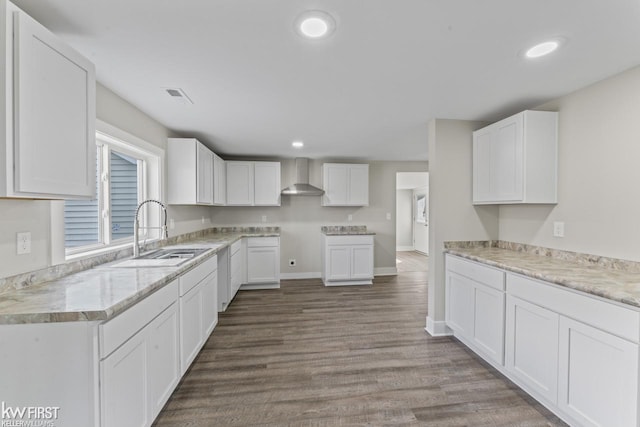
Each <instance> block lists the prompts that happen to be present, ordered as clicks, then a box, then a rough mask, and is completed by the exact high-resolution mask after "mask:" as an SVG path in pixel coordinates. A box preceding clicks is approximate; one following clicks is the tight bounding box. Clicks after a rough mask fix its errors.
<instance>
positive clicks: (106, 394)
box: [98, 281, 181, 427]
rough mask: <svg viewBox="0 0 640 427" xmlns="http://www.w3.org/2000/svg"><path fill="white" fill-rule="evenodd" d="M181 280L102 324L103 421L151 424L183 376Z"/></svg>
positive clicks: (100, 328) (109, 422)
mask: <svg viewBox="0 0 640 427" xmlns="http://www.w3.org/2000/svg"><path fill="white" fill-rule="evenodd" d="M177 297H178V283H177V281H174V282H173V283H171V284H169V285H167V286H165V287H164V288H162V289H160V290H159V291H157V292H155V293H154V294H152V295H151V296H149V297H147V298H146V299H144V300H143V301H141V302H140V303H139V304H137V305H136V306H134V307H132V308H130V309H129V310H127V311H125V312H123V313H122V314H120V315H118V316H117V317H115V318H113V319H112V320H110V321H108V322H106V323H104V324H102V325H100V326H99V327H98V329H99V342H100V355H101V361H100V381H99V383H100V419H101V426H103V427H106V426H118V427H120V426H136V427H139V426H149V425H151V423H152V422H153V419H154V418H155V417H156V415H157V414H158V413H159V412H160V410H161V409H162V407H163V406H164V404H165V403H166V401H167V400H168V399H169V396H170V395H171V393H172V392H173V389H174V388H175V386H176V385H177V384H178V381H179V379H180V376H181V375H180V371H179V367H180V364H179V353H178V303H177Z"/></svg>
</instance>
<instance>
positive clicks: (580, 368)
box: [445, 254, 640, 426]
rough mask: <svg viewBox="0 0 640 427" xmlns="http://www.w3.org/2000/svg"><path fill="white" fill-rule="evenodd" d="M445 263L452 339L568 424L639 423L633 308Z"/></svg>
mask: <svg viewBox="0 0 640 427" xmlns="http://www.w3.org/2000/svg"><path fill="white" fill-rule="evenodd" d="M445 260H446V261H445V262H446V322H447V326H448V327H449V328H451V329H452V330H453V332H454V335H455V336H456V337H457V338H459V339H460V340H461V341H462V342H463V343H465V344H466V345H467V346H469V348H471V349H472V350H474V351H475V352H476V353H478V354H479V355H480V356H481V357H483V358H484V359H485V360H487V361H488V362H489V363H491V364H492V365H493V366H495V367H496V368H497V369H498V370H499V371H501V372H502V373H504V374H505V375H506V376H507V377H509V378H510V379H511V380H513V381H514V382H515V383H516V384H517V385H519V386H520V387H522V389H524V390H525V391H526V392H528V393H529V394H531V395H532V396H533V397H534V398H536V399H537V400H538V401H540V402H541V403H542V404H543V405H545V406H546V407H548V408H549V409H550V410H552V411H553V412H554V413H555V414H557V415H558V416H559V417H560V418H562V419H564V420H565V421H566V422H568V423H569V424H570V425H572V426H638V425H640V417H639V416H638V410H639V405H638V397H639V392H638V386H639V385H640V384H639V380H638V374H639V369H638V366H639V356H640V354H639V349H638V347H639V345H638V344H639V343H638V342H639V339H640V310H638V309H636V308H634V307H630V306H623V305H622V304H618V303H615V302H609V301H607V300H604V299H602V298H598V297H594V296H592V295H589V294H584V293H582V292H578V291H573V290H570V289H567V288H564V287H562V286H558V285H554V284H551V283H548V282H543V281H540V280H535V279H531V278H529V277H525V276H521V275H518V274H514V273H510V272H505V271H504V270H500V269H497V268H493V267H488V266H486V265H482V264H480V263H477V262H473V261H469V260H466V259H462V258H459V257H456V256H453V255H449V254H447V255H446V257H445ZM496 274H502V275H503V276H504V292H501V291H499V289H498V288H499V286H498V285H499V283H500V279H499V276H497V275H496ZM492 283H493V285H491V286H489V285H490V284H492ZM505 302H506V303H505ZM503 332H504V333H503ZM501 349H504V355H505V357H504V364H501V363H496V362H498V360H499V357H496V356H499V355H500V351H501Z"/></svg>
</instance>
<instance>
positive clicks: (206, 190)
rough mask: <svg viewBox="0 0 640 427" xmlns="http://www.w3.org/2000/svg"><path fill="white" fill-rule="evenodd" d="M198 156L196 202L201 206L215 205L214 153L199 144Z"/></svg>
mask: <svg viewBox="0 0 640 427" xmlns="http://www.w3.org/2000/svg"><path fill="white" fill-rule="evenodd" d="M197 145H198V147H197V154H196V174H197V180H196V189H197V190H196V191H197V199H196V202H197V203H198V204H201V205H211V204H213V153H212V152H211V150H209V149H208V148H207V147H205V146H204V145H203V144H201V143H198V144H197Z"/></svg>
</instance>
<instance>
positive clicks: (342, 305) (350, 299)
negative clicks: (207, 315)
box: [154, 272, 564, 427]
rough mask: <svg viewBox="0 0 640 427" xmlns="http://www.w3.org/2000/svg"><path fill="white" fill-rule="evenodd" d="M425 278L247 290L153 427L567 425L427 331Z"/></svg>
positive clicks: (288, 283)
mask: <svg viewBox="0 0 640 427" xmlns="http://www.w3.org/2000/svg"><path fill="white" fill-rule="evenodd" d="M426 280H427V275H426V272H416V273H401V274H399V275H398V276H388V277H380V278H377V279H376V280H375V283H374V285H373V286H351V287H330V288H326V287H324V286H323V285H322V283H321V282H320V280H289V281H283V282H282V287H281V288H280V289H277V290H264V291H241V292H239V293H238V295H237V297H236V299H235V300H234V301H233V303H232V304H231V306H230V307H229V309H228V310H227V312H226V313H222V314H221V315H220V320H219V324H218V326H217V327H216V329H215V331H214V332H213V334H212V335H211V337H210V338H209V340H208V342H207V343H206V345H205V347H204V348H203V350H202V351H201V353H200V355H199V356H198V358H197V359H196V361H195V362H194V364H193V365H192V366H191V368H190V370H189V372H188V373H187V374H186V375H185V377H184V378H183V380H182V382H181V383H180V385H179V386H178V388H177V389H176V390H175V392H174V394H173V396H172V397H171V399H170V400H169V402H168V403H167V405H166V406H165V408H164V409H163V411H162V412H161V414H160V415H159V417H158V419H157V420H156V423H155V424H154V425H155V426H157V427H164V426H257V425H259V426H560V425H564V424H562V422H561V421H559V420H558V419H557V418H555V417H554V416H553V415H552V414H551V413H550V412H548V411H547V410H546V409H544V408H543V407H541V406H540V405H539V404H537V403H535V402H534V401H533V400H532V399H530V398H529V397H528V396H527V395H526V394H525V393H524V392H522V391H520V390H519V389H518V388H517V387H516V386H514V385H513V384H512V383H511V382H509V381H508V380H506V379H505V378H504V377H503V376H502V375H501V374H499V373H498V372H497V371H495V370H494V369H492V368H491V367H489V366H488V365H486V364H485V363H484V362H482V361H481V360H480V359H478V358H477V357H476V356H474V355H473V354H472V353H471V352H470V351H468V350H467V349H466V348H465V347H464V346H463V345H462V344H460V343H459V342H458V341H456V340H455V339H453V338H448V337H441V338H432V337H430V336H429V335H428V334H427V333H426V332H425V331H424V325H425V316H426V307H427V303H426V301H427V285H426Z"/></svg>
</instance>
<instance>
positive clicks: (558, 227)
mask: <svg viewBox="0 0 640 427" xmlns="http://www.w3.org/2000/svg"><path fill="white" fill-rule="evenodd" d="M553 237H564V222H562V221H555V222H554V223H553Z"/></svg>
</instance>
